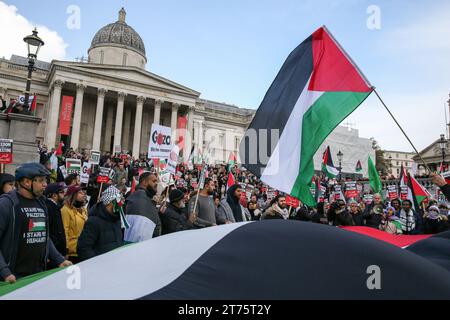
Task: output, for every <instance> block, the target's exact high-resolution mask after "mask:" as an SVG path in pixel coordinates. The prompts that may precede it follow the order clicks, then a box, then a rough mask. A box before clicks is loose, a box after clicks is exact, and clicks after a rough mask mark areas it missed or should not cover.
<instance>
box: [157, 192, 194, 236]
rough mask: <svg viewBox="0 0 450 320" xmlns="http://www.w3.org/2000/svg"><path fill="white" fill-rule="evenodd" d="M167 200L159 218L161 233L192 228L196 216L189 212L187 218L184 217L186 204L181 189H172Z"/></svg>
mask: <svg viewBox="0 0 450 320" xmlns="http://www.w3.org/2000/svg"><path fill="white" fill-rule="evenodd" d="M169 201H170V202H169V203H168V204H167V208H166V211H165V212H164V214H163V215H162V219H161V220H162V221H161V222H162V234H163V235H164V234H169V233H173V232H178V231H184V230H189V229H192V228H193V223H194V222H195V218H196V217H195V215H194V214H191V215H189V219H187V218H186V215H185V213H184V209H185V207H186V204H185V201H184V193H183V191H181V190H178V189H175V190H172V191H171V192H170V195H169Z"/></svg>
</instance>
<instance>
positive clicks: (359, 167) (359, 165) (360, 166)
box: [356, 160, 362, 172]
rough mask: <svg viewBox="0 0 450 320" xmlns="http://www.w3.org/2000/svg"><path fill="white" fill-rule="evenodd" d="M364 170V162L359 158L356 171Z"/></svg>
mask: <svg viewBox="0 0 450 320" xmlns="http://www.w3.org/2000/svg"><path fill="white" fill-rule="evenodd" d="M361 171H362V164H361V161H359V160H358V163H357V164H356V172H361Z"/></svg>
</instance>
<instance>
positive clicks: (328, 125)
mask: <svg viewBox="0 0 450 320" xmlns="http://www.w3.org/2000/svg"><path fill="white" fill-rule="evenodd" d="M370 93H371V92H325V93H324V94H323V95H322V96H321V97H320V98H319V99H318V100H317V101H316V102H315V103H314V104H313V105H312V106H311V107H310V108H309V109H308V111H307V112H306V113H305V114H304V115H303V127H302V141H301V144H302V145H301V157H300V170H299V175H298V177H297V180H296V181H295V184H294V186H293V188H292V193H291V195H292V196H293V197H296V198H299V199H300V200H301V201H302V202H303V203H305V204H306V205H308V206H314V205H315V201H314V199H313V197H312V195H311V192H310V186H311V179H312V177H313V175H314V162H313V158H314V154H315V153H316V152H317V149H319V147H320V146H321V145H322V143H323V142H324V141H325V139H326V138H327V137H328V135H329V134H330V133H331V132H332V131H333V130H334V129H335V128H336V127H337V126H338V125H339V123H341V122H342V121H343V120H344V119H345V118H347V116H348V115H349V114H351V113H352V112H353V111H355V109H356V108H357V107H358V106H359V105H360V104H361V103H362V102H364V100H365V99H366V98H367V97H368V96H369V94H370Z"/></svg>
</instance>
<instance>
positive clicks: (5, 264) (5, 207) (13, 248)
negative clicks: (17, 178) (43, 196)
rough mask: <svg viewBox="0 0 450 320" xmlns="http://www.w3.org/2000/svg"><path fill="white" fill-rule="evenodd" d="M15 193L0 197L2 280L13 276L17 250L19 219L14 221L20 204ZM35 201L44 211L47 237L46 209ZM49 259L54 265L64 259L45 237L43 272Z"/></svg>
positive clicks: (0, 267)
mask: <svg viewBox="0 0 450 320" xmlns="http://www.w3.org/2000/svg"><path fill="white" fill-rule="evenodd" d="M17 193H18V192H17V191H12V192H10V193H7V194H4V195H2V196H0V208H1V210H0V277H1V278H3V279H6V278H7V277H8V276H10V275H11V274H14V270H15V266H16V259H17V253H18V248H19V241H20V240H19V238H20V226H19V219H16V207H17V206H18V205H19V204H20V203H19V197H18V196H17ZM36 201H38V202H39V203H40V204H41V207H42V208H43V209H44V211H45V215H46V218H47V221H46V226H47V235H49V230H48V228H49V227H48V226H49V223H48V212H47V207H46V206H45V203H43V201H42V200H40V199H36ZM49 259H50V260H51V261H52V262H53V263H54V264H56V265H60V264H61V263H63V262H64V257H63V256H62V255H61V254H60V253H59V252H58V251H57V250H56V248H55V246H54V245H53V242H52V240H51V239H50V237H48V236H47V249H46V252H45V256H44V261H42V266H43V270H45V269H46V265H47V260H49Z"/></svg>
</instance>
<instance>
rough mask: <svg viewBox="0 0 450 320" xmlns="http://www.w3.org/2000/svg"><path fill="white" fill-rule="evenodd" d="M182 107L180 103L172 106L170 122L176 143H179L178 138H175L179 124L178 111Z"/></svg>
mask: <svg viewBox="0 0 450 320" xmlns="http://www.w3.org/2000/svg"><path fill="white" fill-rule="evenodd" d="M179 108H180V105H179V104H178V103H173V104H172V117H171V121H170V127H171V128H172V140H173V142H174V143H175V142H176V141H177V137H176V136H175V132H176V131H177V124H178V109H179Z"/></svg>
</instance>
